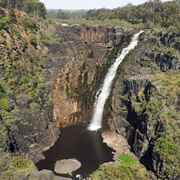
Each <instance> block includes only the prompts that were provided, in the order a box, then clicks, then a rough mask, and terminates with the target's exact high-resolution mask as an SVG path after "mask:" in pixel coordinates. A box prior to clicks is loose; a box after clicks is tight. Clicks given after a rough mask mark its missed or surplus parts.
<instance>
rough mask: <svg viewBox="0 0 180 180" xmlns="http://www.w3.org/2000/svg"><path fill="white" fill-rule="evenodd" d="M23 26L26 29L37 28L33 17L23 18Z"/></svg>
mask: <svg viewBox="0 0 180 180" xmlns="http://www.w3.org/2000/svg"><path fill="white" fill-rule="evenodd" d="M24 27H25V28H26V29H27V28H29V29H31V30H33V29H35V30H36V29H37V27H36V22H35V21H34V20H33V19H29V18H26V19H24Z"/></svg>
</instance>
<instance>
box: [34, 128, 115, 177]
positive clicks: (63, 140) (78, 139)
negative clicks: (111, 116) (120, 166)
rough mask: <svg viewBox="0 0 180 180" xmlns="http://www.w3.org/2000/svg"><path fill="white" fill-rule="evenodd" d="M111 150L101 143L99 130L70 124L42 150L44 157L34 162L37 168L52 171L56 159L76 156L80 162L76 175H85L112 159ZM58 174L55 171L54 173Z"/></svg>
mask: <svg viewBox="0 0 180 180" xmlns="http://www.w3.org/2000/svg"><path fill="white" fill-rule="evenodd" d="M112 152H113V150H112V149H111V148H109V147H108V146H106V144H105V143H102V137H101V132H100V131H89V130H87V127H86V126H72V127H67V128H63V129H61V135H60V138H59V139H58V140H57V142H56V143H55V144H54V146H53V147H51V148H50V149H49V150H47V151H46V152H44V155H45V157H46V159H44V160H41V161H40V162H38V163H37V164H36V166H37V168H38V170H42V169H49V170H52V171H54V165H55V163H56V161H58V160H61V159H70V158H76V159H77V160H78V161H80V162H81V163H82V166H81V168H80V169H78V170H77V171H75V172H73V174H72V177H71V178H73V179H76V178H75V177H76V175H77V174H80V175H81V176H82V177H87V176H88V175H89V174H90V173H92V172H93V171H94V170H96V169H97V168H98V167H99V165H100V164H102V163H104V162H109V161H112V157H113V154H112ZM55 174H56V175H58V174H57V173H55Z"/></svg>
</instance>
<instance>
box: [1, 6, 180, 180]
mask: <svg viewBox="0 0 180 180" xmlns="http://www.w3.org/2000/svg"><path fill="white" fill-rule="evenodd" d="M0 12H1V14H0V17H1V20H3V22H1V21H0V25H1V24H3V28H2V26H0V52H1V53H0V179H7V178H8V177H12V178H13V179H33V178H34V179H42V177H46V178H47V177H52V178H57V179H58V178H61V177H57V174H56V175H54V174H53V173H52V171H46V170H42V169H44V168H46V167H44V164H43V161H44V162H45V161H46V162H47V164H48V158H46V159H45V157H47V156H50V157H49V158H50V160H51V161H52V164H54V163H55V161H57V160H59V158H60V157H57V156H55V154H56V153H54V152H53V151H51V149H53V148H54V149H56V147H57V146H56V145H57V144H61V143H60V142H62V141H59V140H60V139H61V137H64V134H63V131H64V132H65V130H67V134H69V135H70V134H71V132H72V131H71V132H70V131H68V128H69V129H71V130H72V129H73V127H75V128H76V130H77V131H75V130H73V131H74V134H71V135H70V136H67V137H66V138H67V139H69V140H70V142H71V143H72V142H75V140H76V137H77V136H78V137H79V139H80V140H79V141H80V142H79V141H78V142H77V143H76V144H75V146H74V147H79V148H80V149H81V147H82V146H84V145H83V144H85V143H83V141H85V142H86V141H87V142H88V140H87V139H86V135H87V134H88V133H89V134H91V135H92V137H93V136H95V139H96V138H97V139H99V142H100V143H98V141H97V142H96V141H95V142H94V141H93V142H92V147H95V146H96V145H97V147H100V149H101V151H99V150H98V151H96V150H95V151H96V153H95V154H94V157H96V155H97V158H96V159H98V157H99V158H100V160H99V162H100V163H99V164H102V163H104V162H109V161H112V158H113V160H114V162H113V163H112V164H111V163H108V164H105V165H101V166H100V168H99V169H97V168H98V167H99V164H95V165H92V166H90V170H88V172H87V173H86V174H85V176H86V175H87V174H88V176H90V177H88V178H91V179H93V180H96V179H97V176H101V177H102V179H103V177H104V175H105V176H106V178H107V179H108V177H112V176H113V177H114V175H115V176H117V177H119V176H121V174H122V175H124V176H125V175H127V174H126V172H124V170H126V171H127V173H128V174H129V176H131V177H133V178H134V179H142V180H143V178H145V177H146V179H168V180H170V179H179V177H180V175H179V172H180V171H179V155H178V154H179V129H180V128H179V119H180V113H179V111H180V94H179V92H180V56H179V50H180V49H179V31H178V30H177V29H173V28H172V27H170V28H169V29H161V28H157V27H153V28H151V27H148V25H145V26H144V27H143V29H144V33H141V34H140V35H139V37H138V44H136V43H135V44H136V47H133V48H132V50H131V51H130V52H129V53H128V54H127V55H126V56H125V57H124V59H123V61H122V62H121V64H120V65H119V67H117V73H116V75H113V76H114V80H111V81H112V84H111V83H110V84H111V85H110V86H111V87H112V88H111V91H110V92H108V93H107V94H108V95H109V97H108V98H107V100H106V101H104V103H103V109H104V111H103V112H102V119H103V121H102V124H96V128H95V129H96V130H97V129H99V127H102V129H101V130H97V131H87V130H86V135H85V134H83V133H82V134H80V135H78V133H81V131H82V129H79V126H77V125H79V124H80V125H82V128H85V129H86V128H87V126H88V124H89V123H90V119H91V117H92V110H93V103H94V102H95V99H96V98H97V94H96V92H98V89H100V88H101V85H102V84H103V81H104V79H105V78H106V77H105V75H106V74H107V73H108V69H109V68H110V67H111V66H112V64H113V63H114V61H115V59H116V58H117V56H118V55H119V54H118V53H119V51H123V50H127V49H126V48H125V47H128V44H130V41H131V37H132V36H133V35H134V34H136V33H138V32H139V30H140V29H142V28H141V27H140V26H136V25H135V26H132V27H123V26H122V25H121V24H118V26H100V25H85V24H83V25H80V24H74V25H68V24H64V23H60V22H58V21H50V20H40V19H37V17H34V16H29V15H28V14H27V13H25V12H23V11H11V12H9V11H8V10H6V9H4V8H0ZM6 17H8V18H9V21H7V22H11V23H9V25H7V26H5V25H6V20H7V18H6ZM4 24H5V25H4ZM117 59H118V58H117ZM119 60H121V57H119ZM108 89H109V88H108ZM100 91H101V90H100ZM100 91H99V97H100ZM102 92H103V90H102ZM108 95H107V96H108ZM97 116H98V117H100V118H101V115H97ZM97 127H98V128H97ZM92 129H94V128H92ZM77 132H78V133H77ZM96 135H97V136H96ZM66 138H65V137H64V144H63V148H64V149H63V148H62V150H63V151H66V146H65V145H66V140H67V139H66ZM83 138H84V140H83ZM102 141H103V143H102ZM104 142H106V143H107V144H105V143H104ZM71 143H70V144H71ZM78 143H79V144H78ZM96 143H97V144H96ZM88 144H91V143H88ZM106 145H108V146H109V147H111V148H112V149H110V148H109V147H107V146H106ZM50 147H51V148H50ZM70 147H71V146H70ZM88 148H89V149H90V147H88ZM88 148H87V149H88ZM48 149H49V150H48ZM48 151H49V152H50V151H51V153H50V155H47V153H48ZM86 151H88V150H86ZM112 151H113V154H112ZM114 151H115V152H114ZM73 152H74V151H73ZM100 152H101V153H100ZM106 152H107V154H106ZM74 153H75V152H74ZM77 153H81V154H83V152H82V151H80V150H79V149H78V150H77ZM88 153H89V152H88ZM88 153H87V154H88ZM98 153H100V154H101V155H103V156H104V157H105V158H104V157H103V158H102V159H101V156H100V155H99V154H98ZM103 153H104V154H103ZM62 154H63V152H61V153H60V155H59V156H61V155H62ZM112 155H114V157H112ZM51 156H54V157H52V158H51ZM73 156H74V155H73ZM122 157H123V158H124V157H125V158H126V159H128V158H130V159H131V158H133V160H132V159H131V162H130V164H128V163H125V160H124V161H123V158H122ZM53 158H54V159H53ZM64 158H74V157H72V156H71V157H63V159H64ZM43 159H44V160H43ZM90 159H92V158H90ZM87 161H88V160H87ZM89 162H90V160H89ZM38 163H39V164H41V163H42V164H43V165H42V166H41V168H40V167H39V170H42V171H38V170H37V168H36V167H35V164H38ZM87 164H88V162H87ZM89 164H90V163H89ZM37 166H38V165H37ZM92 167H93V168H92ZM94 167H95V168H94ZM88 168H89V167H88ZM88 168H87V169H88ZM91 168H92V169H91ZM49 169H50V170H53V168H52V167H51V168H49ZM96 169H97V170H96ZM32 170H33V171H32ZM79 170H80V169H79ZM94 170H96V171H95V172H94V173H93V174H92V175H90V174H89V173H92V171H94ZM147 170H148V171H147ZM119 171H120V172H122V173H118V172H119ZM110 172H112V173H110ZM124 173H125V174H124ZM74 174H75V173H74ZM74 174H73V178H74V177H75V176H76V175H77V174H76V175H74ZM78 174H79V173H78ZM97 174H98V175H97ZM96 175H97V176H96ZM58 176H61V175H58ZM52 178H51V179H52ZM106 178H104V179H106ZM119 178H120V179H122V177H119ZM133 178H132V179H133Z"/></svg>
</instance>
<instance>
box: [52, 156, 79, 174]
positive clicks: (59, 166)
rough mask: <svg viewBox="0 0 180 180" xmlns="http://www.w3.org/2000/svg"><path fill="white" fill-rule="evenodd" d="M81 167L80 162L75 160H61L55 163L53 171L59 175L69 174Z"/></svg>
mask: <svg viewBox="0 0 180 180" xmlns="http://www.w3.org/2000/svg"><path fill="white" fill-rule="evenodd" d="M80 167H81V162H79V161H78V160H76V159H63V160H60V161H57V162H56V164H55V168H54V171H55V172H57V173H60V174H69V173H72V172H73V171H76V170H77V169H79V168H80Z"/></svg>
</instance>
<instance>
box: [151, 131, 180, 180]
mask: <svg viewBox="0 0 180 180" xmlns="http://www.w3.org/2000/svg"><path fill="white" fill-rule="evenodd" d="M177 141H178V137H175V136H173V135H169V134H166V133H165V132H163V133H161V134H160V138H158V139H157V141H155V143H154V152H155V153H158V154H159V155H160V158H161V159H163V170H162V172H159V174H158V176H159V177H160V178H162V179H164V178H166V177H168V176H169V175H171V176H173V177H177V176H178V175H179V170H180V167H179V161H180V157H179V153H180V149H179V146H178V143H177Z"/></svg>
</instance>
